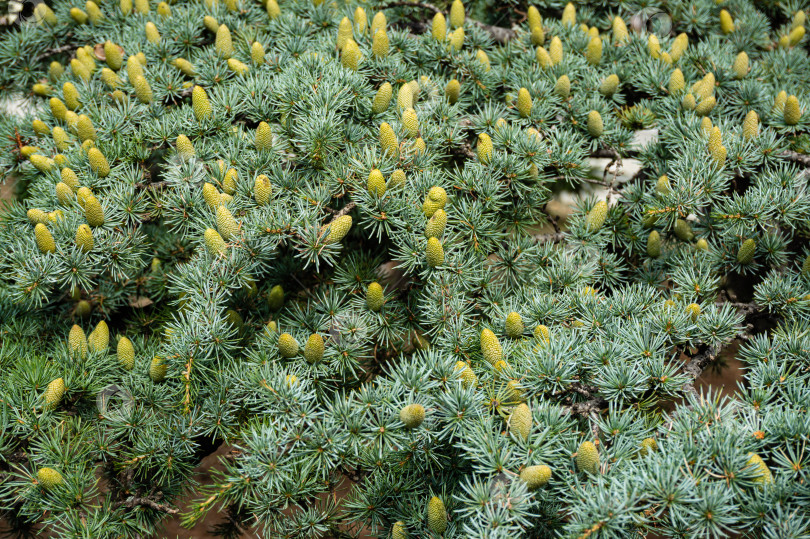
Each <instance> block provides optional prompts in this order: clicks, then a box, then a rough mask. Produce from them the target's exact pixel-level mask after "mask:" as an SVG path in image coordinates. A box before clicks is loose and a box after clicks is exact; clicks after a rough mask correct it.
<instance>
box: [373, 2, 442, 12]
mask: <svg viewBox="0 0 810 539" xmlns="http://www.w3.org/2000/svg"><path fill="white" fill-rule="evenodd" d="M389 7H416V8H421V9H427V10H430V11H432V12H433V13H441V12H442V10H441V9H439V8H437V7H436V6H434V5H433V4H428V3H427V2H406V1H400V2H389V3H387V4H385V5H384V6H382V8H380V9H387V8H389Z"/></svg>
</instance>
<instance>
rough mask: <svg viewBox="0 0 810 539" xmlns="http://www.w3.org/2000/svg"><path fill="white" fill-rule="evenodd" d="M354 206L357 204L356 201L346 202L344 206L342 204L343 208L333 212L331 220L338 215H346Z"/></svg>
mask: <svg viewBox="0 0 810 539" xmlns="http://www.w3.org/2000/svg"><path fill="white" fill-rule="evenodd" d="M355 206H357V203H355V202H349V203H348V204H346V205H345V206H343V208H341V210H340V211H339V212H337V213H336V214H335V216H334V217H332V221H334V220H335V219H337V218H338V217H343V216H344V215H346V214H347V213H349V212H350V211H352V210H353V209H354V207H355ZM332 221H330V223H331V222H332Z"/></svg>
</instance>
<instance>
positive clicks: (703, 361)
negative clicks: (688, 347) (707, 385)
mask: <svg viewBox="0 0 810 539" xmlns="http://www.w3.org/2000/svg"><path fill="white" fill-rule="evenodd" d="M718 353H719V350H718V349H716V348H714V347H713V346H703V347H702V348H701V349H700V351H699V352H698V353H697V354H695V355H694V356H692V358H691V359H690V360H689V361H688V362H687V363H686V365H684V366H683V372H684V374H686V375H687V376H689V378H690V380H689V381H688V382H685V383H684V384H683V386H681V389H683V392H684V393H692V394H693V395H697V389H695V382H696V381H697V379H698V378H700V375H701V374H703V371H704V370H705V369H706V367H708V366H709V365H710V364H711V363H712V361H714V360H715V359H716V358H717V354H718Z"/></svg>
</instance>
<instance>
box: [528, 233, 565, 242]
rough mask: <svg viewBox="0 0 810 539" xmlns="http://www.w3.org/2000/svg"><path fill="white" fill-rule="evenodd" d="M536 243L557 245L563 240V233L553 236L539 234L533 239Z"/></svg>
mask: <svg viewBox="0 0 810 539" xmlns="http://www.w3.org/2000/svg"><path fill="white" fill-rule="evenodd" d="M534 239H535V240H537V243H557V242H560V241H563V240H564V239H565V232H555V233H553V234H540V235H539V236H535V237H534Z"/></svg>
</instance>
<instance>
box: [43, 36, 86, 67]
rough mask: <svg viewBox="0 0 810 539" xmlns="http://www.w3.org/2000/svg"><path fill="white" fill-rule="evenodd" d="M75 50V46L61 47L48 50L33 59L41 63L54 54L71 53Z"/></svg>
mask: <svg viewBox="0 0 810 539" xmlns="http://www.w3.org/2000/svg"><path fill="white" fill-rule="evenodd" d="M67 37H70V36H67ZM75 48H76V46H75V45H62V46H61V47H56V48H55V49H50V50H47V51H45V52H43V53H42V54H40V55H39V56H37V57H36V58H34V61H36V62H41V61H42V60H45V59H46V58H50V57H51V56H54V55H56V54H62V53H63V52H68V51H72V50H73V49H75Z"/></svg>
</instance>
